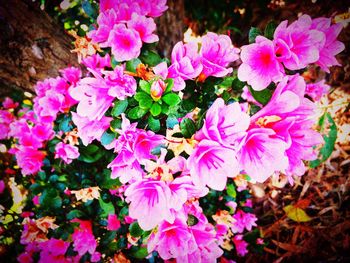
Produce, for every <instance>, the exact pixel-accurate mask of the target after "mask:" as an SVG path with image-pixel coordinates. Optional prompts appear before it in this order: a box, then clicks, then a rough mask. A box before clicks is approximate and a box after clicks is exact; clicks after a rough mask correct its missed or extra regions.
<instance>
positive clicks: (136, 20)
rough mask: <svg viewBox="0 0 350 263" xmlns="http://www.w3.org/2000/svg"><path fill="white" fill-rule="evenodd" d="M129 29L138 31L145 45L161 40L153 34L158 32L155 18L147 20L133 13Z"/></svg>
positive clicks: (128, 23)
mask: <svg viewBox="0 0 350 263" xmlns="http://www.w3.org/2000/svg"><path fill="white" fill-rule="evenodd" d="M127 25H128V28H131V29H134V30H136V31H137V32H138V33H139V35H140V38H141V40H142V41H143V42H145V43H153V42H157V41H158V40H159V38H158V36H157V35H156V34H153V32H154V31H155V30H156V23H155V22H154V20H153V18H147V17H145V16H140V15H138V14H136V13H133V14H132V16H131V20H129V21H128V22H127Z"/></svg>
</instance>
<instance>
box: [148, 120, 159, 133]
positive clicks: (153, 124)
mask: <svg viewBox="0 0 350 263" xmlns="http://www.w3.org/2000/svg"><path fill="white" fill-rule="evenodd" d="M148 125H149V127H150V129H151V130H152V131H154V132H157V131H159V130H160V121H159V120H158V119H155V118H153V117H152V116H149V118H148Z"/></svg>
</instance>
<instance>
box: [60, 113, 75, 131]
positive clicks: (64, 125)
mask: <svg viewBox="0 0 350 263" xmlns="http://www.w3.org/2000/svg"><path fill="white" fill-rule="evenodd" d="M70 121H71V118H70V117H67V116H65V117H64V119H63V120H62V121H61V122H60V124H59V126H58V128H59V129H60V130H61V131H63V132H68V131H70V130H71V129H72V126H71V125H70Z"/></svg>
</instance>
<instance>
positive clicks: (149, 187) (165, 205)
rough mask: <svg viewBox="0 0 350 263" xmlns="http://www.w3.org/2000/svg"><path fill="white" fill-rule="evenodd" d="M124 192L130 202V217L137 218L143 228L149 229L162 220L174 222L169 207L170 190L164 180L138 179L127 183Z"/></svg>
mask: <svg viewBox="0 0 350 263" xmlns="http://www.w3.org/2000/svg"><path fill="white" fill-rule="evenodd" d="M124 194H125V196H126V201H127V202H130V205H129V215H130V217H132V218H135V219H137V221H138V223H139V225H140V227H141V228H142V229H143V230H146V231H147V230H151V229H152V228H154V227H156V226H157V225H158V224H159V223H160V222H161V221H163V220H166V221H168V222H174V217H173V215H172V213H171V211H170V210H171V207H169V200H170V198H171V191H170V189H169V187H168V186H167V184H166V183H165V182H164V181H151V180H142V181H138V182H135V183H133V184H131V185H129V186H128V188H127V189H126V191H125V193H124ZM155 215H157V216H156V217H155Z"/></svg>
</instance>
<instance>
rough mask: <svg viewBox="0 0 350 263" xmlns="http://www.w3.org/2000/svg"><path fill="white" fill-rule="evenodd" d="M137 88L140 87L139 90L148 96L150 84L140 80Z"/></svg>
mask: <svg viewBox="0 0 350 263" xmlns="http://www.w3.org/2000/svg"><path fill="white" fill-rule="evenodd" d="M139 87H140V89H142V90H143V91H144V92H146V93H147V94H150V92H151V84H150V83H149V82H148V81H145V80H143V79H140V81H139Z"/></svg>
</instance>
